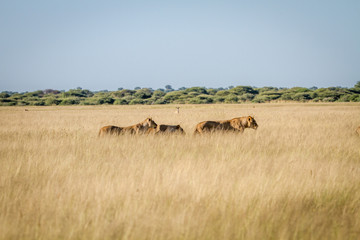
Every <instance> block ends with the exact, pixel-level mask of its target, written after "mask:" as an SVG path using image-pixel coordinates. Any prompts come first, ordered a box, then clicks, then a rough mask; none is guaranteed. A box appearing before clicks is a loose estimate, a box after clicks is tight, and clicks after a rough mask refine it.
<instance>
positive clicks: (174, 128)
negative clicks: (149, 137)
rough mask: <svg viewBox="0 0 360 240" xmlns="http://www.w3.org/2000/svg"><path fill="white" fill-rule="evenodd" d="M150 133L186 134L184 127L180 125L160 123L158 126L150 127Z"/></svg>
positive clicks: (148, 131)
mask: <svg viewBox="0 0 360 240" xmlns="http://www.w3.org/2000/svg"><path fill="white" fill-rule="evenodd" d="M147 133H148V134H161V133H171V134H172V133H180V134H185V131H184V129H182V127H180V125H165V124H159V125H157V127H156V128H149V129H148V130H147Z"/></svg>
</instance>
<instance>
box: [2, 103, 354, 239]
mask: <svg viewBox="0 0 360 240" xmlns="http://www.w3.org/2000/svg"><path fill="white" fill-rule="evenodd" d="M175 107H176V106H175V105H156V106H73V107H65V106H64V107H60V106H54V107H1V108H0V117H1V118H0V141H1V144H0V166H1V167H0V239H360V137H359V136H357V135H356V134H355V129H356V127H358V126H359V125H360V104H358V103H342V104H340V103H339V104H335V103H332V104H315V103H307V104H280V103H278V104H239V105H183V106H181V108H180V113H179V114H175V111H176V109H175ZM25 108H27V109H28V111H25ZM247 115H254V116H255V119H256V121H257V123H258V124H259V128H258V130H256V131H255V130H253V129H246V130H245V132H244V134H212V135H203V136H193V134H192V132H193V130H194V127H195V125H196V124H197V123H198V122H200V121H203V120H224V119H231V118H233V117H240V116H247ZM149 116H151V117H152V118H153V119H154V120H155V121H156V122H157V123H158V124H160V123H163V124H181V126H182V127H183V128H184V130H185V132H186V133H187V134H186V135H185V136H169V135H166V136H163V135H162V136H116V137H115V136H114V137H105V138H98V137H97V134H98V131H99V129H100V128H101V127H102V126H105V125H117V126H127V125H132V124H135V123H138V122H140V121H142V120H144V119H145V118H146V117H149Z"/></svg>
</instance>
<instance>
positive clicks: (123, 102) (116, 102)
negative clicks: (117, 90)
mask: <svg viewBox="0 0 360 240" xmlns="http://www.w3.org/2000/svg"><path fill="white" fill-rule="evenodd" d="M114 104H115V105H127V104H129V102H128V101H126V99H124V98H120V99H116V100H115V102H114Z"/></svg>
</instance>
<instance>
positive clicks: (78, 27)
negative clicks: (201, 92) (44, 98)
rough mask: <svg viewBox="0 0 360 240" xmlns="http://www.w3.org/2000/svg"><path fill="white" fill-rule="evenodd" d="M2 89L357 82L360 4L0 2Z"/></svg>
mask: <svg viewBox="0 0 360 240" xmlns="http://www.w3.org/2000/svg"><path fill="white" fill-rule="evenodd" d="M0 34H1V37H0V91H4V90H9V91H33V90H39V89H47V88H52V89H59V90H68V89H70V88H76V87H82V88H85V89H90V90H102V89H108V90H116V89H117V88H119V87H123V88H129V89H132V88H134V87H137V86H139V87H151V88H154V89H156V88H163V87H164V86H165V85H167V84H170V85H172V86H173V88H179V87H183V86H185V87H192V86H205V87H228V86H230V85H233V86H237V85H247V86H256V87H263V86H274V87H294V86H303V87H311V86H318V87H330V86H343V87H352V86H353V85H354V84H355V83H356V82H357V81H360V1H358V0H343V1H340V0H338V1H333V0H326V1H325V0H323V1H316V0H313V1H310V0H303V1H291V0H277V1H265V0H264V1H261V0H258V1H257V0H252V1H250V0H247V1H227V0H223V1H186V0H183V1H136V0H135V1H130V0H129V1H89V0H86V1H85V0H84V1H78V0H73V1H68V0H43V1H40V0H33V1H25V0H2V1H0Z"/></svg>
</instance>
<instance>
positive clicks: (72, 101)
mask: <svg viewBox="0 0 360 240" xmlns="http://www.w3.org/2000/svg"><path fill="white" fill-rule="evenodd" d="M79 103H80V100H79V99H75V98H65V99H62V100H61V102H60V105H75V104H79Z"/></svg>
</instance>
